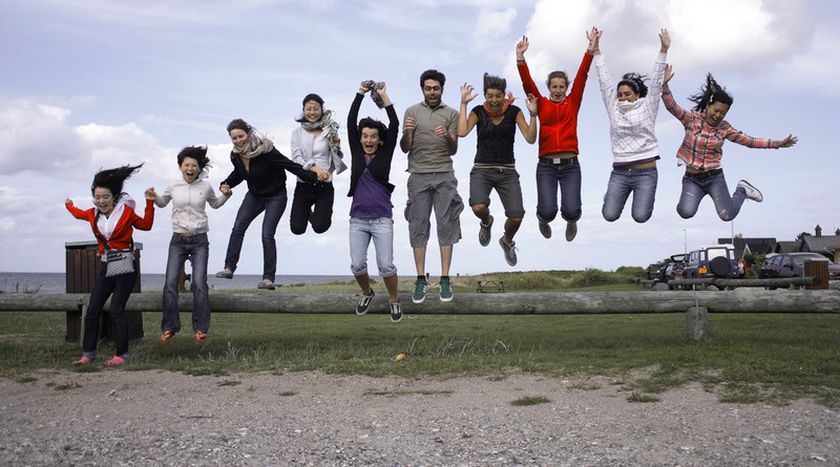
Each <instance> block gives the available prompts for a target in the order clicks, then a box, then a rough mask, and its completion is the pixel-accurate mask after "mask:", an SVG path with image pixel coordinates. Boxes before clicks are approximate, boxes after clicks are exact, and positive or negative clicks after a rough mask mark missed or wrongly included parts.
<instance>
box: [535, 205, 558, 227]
mask: <svg viewBox="0 0 840 467" xmlns="http://www.w3.org/2000/svg"><path fill="white" fill-rule="evenodd" d="M555 217H557V208H554V209H539V208H537V218H538V219H539V220H541V221H542V222H544V223H548V222H551V221H553V220H554V218H555Z"/></svg>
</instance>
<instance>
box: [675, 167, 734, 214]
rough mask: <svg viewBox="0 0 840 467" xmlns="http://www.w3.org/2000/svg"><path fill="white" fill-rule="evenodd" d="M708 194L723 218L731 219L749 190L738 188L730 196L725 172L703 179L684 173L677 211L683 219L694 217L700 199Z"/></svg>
mask: <svg viewBox="0 0 840 467" xmlns="http://www.w3.org/2000/svg"><path fill="white" fill-rule="evenodd" d="M706 195H709V196H711V197H712V201H714V203H715V209H716V210H717V214H718V216H719V217H720V218H721V220H724V221H731V220H732V219H735V216H737V215H738V212H739V211H740V210H741V205H742V204H744V199H745V198H746V196H747V192H746V191H744V189H743V188H738V189H736V190H735V193H733V194H732V196H729V188H727V186H726V178H725V177H724V176H723V172H721V173H720V174H717V175H712V176H711V177H706V178H702V179H698V178H695V177H690V176H688V175H684V176H683V179H682V194H681V195H680V202H679V203H678V204H677V213H678V214H679V215H680V217H682V218H683V219H690V218H692V217H694V215H695V214H696V213H697V208H698V207H699V206H700V201H702V200H703V197H704V196H706Z"/></svg>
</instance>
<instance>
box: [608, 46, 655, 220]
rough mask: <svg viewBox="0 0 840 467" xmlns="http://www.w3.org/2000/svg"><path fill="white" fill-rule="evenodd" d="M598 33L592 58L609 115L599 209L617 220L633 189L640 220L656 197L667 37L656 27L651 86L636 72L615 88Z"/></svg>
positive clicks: (635, 212) (645, 217) (635, 216)
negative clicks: (608, 165)
mask: <svg viewBox="0 0 840 467" xmlns="http://www.w3.org/2000/svg"><path fill="white" fill-rule="evenodd" d="M602 32H603V31H597V32H596V39H595V50H594V54H595V59H594V61H595V69H596V70H598V81H599V83H600V85H601V95H602V97H603V98H604V105H605V106H606V108H607V114H608V115H609V117H610V141H611V142H612V152H613V170H612V173H611V174H610V181H609V184H608V185H607V193H606V194H605V195H604V207H603V208H602V209H601V213H602V214H603V215H604V219H606V220H607V221H609V222H613V221H616V220H618V218H619V217H621V211H623V210H624V205H625V204H626V203H627V198H628V197H630V193H633V209H632V213H631V214H632V216H633V220H635V221H636V222H638V223H643V222H647V220H648V219H650V216H651V215H652V214H653V202H654V199H655V198H656V183H657V180H658V172H657V170H656V161H657V160H658V159H659V143H658V142H657V141H656V132H655V128H656V114H657V112H658V111H659V95H660V94H661V93H662V77H663V75H664V73H665V60H666V58H667V54H668V48H669V47H670V46H671V37H670V36H669V35H668V30H667V29H662V30H661V31H660V32H659V44H660V46H659V55H657V57H656V62H654V65H653V79H652V81H651V83H650V89H648V87H647V86H646V85H645V83H644V76H640V75H639V74H637V73H627V74H625V75H624V76H623V78H622V80H621V81H619V82H618V86H616V87H614V86H613V81H612V79H610V73H609V71H608V70H607V64H606V62H605V60H604V56H603V55H601V50H600V47H599V45H600V44H599V43H600V39H601V34H602Z"/></svg>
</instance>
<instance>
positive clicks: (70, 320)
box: [64, 241, 143, 342]
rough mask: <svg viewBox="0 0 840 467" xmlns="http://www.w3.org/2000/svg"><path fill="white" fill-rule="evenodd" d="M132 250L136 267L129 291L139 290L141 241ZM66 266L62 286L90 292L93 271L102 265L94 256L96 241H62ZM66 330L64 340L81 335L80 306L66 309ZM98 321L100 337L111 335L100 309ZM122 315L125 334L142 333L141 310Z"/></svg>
mask: <svg viewBox="0 0 840 467" xmlns="http://www.w3.org/2000/svg"><path fill="white" fill-rule="evenodd" d="M134 249H135V251H136V253H135V257H134V270H135V271H137V279H136V280H135V282H134V290H133V292H140V291H141V289H140V250H142V249H143V244H142V243H135V244H134ZM64 250H65V258H66V267H65V276H66V279H65V288H66V290H65V291H66V292H67V293H86V294H89V293H91V292H93V284H94V283H95V282H96V275H97V274H98V273H99V271H100V270H101V269H102V267H103V265H102V260H101V259H100V257H99V256H97V254H96V253H97V242H95V241H86V242H66V243H65V244H64ZM66 314H67V333H66V334H65V335H64V340H65V341H67V342H78V341H79V338H80V337H81V335H82V310H78V311H68V312H67V313H66ZM101 319H102V322H101V323H100V326H99V334H100V336H99V337H100V338H102V339H110V338H111V336H113V334H114V333H113V332H112V331H111V319H110V316H109V315H108V312H107V311H105V312H103V313H102V318H101ZM125 319H126V321H127V322H128V338H129V339H140V338H141V337H143V313H140V312H128V311H127V312H126V313H125Z"/></svg>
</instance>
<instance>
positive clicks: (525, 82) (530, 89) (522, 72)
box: [516, 36, 542, 99]
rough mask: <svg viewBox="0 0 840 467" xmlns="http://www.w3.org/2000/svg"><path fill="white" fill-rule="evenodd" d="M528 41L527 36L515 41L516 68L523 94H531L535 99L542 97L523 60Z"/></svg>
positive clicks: (528, 44)
mask: <svg viewBox="0 0 840 467" xmlns="http://www.w3.org/2000/svg"><path fill="white" fill-rule="evenodd" d="M529 46H530V43H529V42H528V38H527V37H525V36H522V39H520V40H519V42H517V43H516V69H517V70H518V71H519V79H520V80H522V88H523V89H525V94H533V95H535V96H537V99H539V98H541V97H542V94H540V90H539V89H538V88H537V84H536V83H534V80H533V79H532V78H531V70H529V69H528V63H526V62H525V51H526V50H528V47H529Z"/></svg>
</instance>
